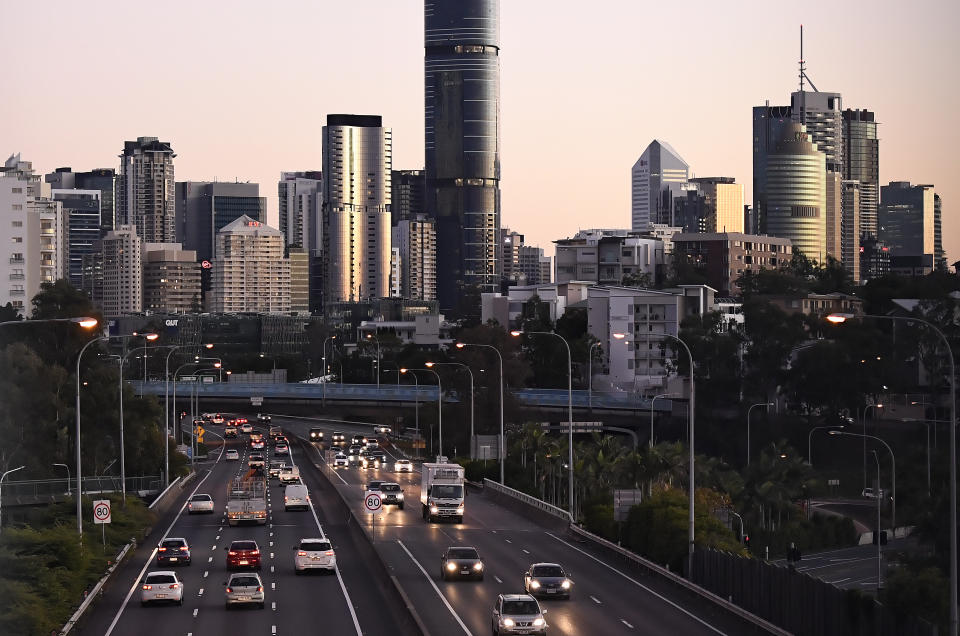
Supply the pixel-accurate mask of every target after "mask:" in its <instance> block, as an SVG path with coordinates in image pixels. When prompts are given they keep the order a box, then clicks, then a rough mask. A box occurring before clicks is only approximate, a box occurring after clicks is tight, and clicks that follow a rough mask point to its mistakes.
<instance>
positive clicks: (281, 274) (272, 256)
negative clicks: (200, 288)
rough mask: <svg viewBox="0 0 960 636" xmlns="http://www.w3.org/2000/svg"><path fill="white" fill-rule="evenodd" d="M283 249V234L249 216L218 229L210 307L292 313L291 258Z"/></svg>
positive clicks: (221, 309) (230, 311)
mask: <svg viewBox="0 0 960 636" xmlns="http://www.w3.org/2000/svg"><path fill="white" fill-rule="evenodd" d="M283 252H284V246H283V234H281V233H280V231H279V230H277V229H274V228H272V227H270V226H268V225H265V224H264V223H262V222H261V221H258V220H256V219H253V218H251V217H249V216H241V217H240V218H239V219H236V220H234V221H233V222H232V223H229V224H228V225H227V226H226V227H224V228H223V229H221V230H220V231H219V232H217V249H216V253H217V256H216V258H215V259H214V261H213V268H212V269H213V285H212V287H211V293H210V296H209V299H210V300H209V302H208V303H207V304H208V308H209V310H210V311H213V312H218V313H241V312H252V313H264V314H286V313H289V312H290V260H289V259H287V258H284V256H283Z"/></svg>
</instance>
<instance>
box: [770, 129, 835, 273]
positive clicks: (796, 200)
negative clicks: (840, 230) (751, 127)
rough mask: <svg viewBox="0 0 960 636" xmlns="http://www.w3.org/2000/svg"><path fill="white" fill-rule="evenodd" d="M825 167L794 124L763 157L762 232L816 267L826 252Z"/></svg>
mask: <svg viewBox="0 0 960 636" xmlns="http://www.w3.org/2000/svg"><path fill="white" fill-rule="evenodd" d="M825 163H826V158H825V156H824V154H823V153H822V152H820V151H819V150H818V149H817V145H816V144H814V143H813V142H812V141H810V137H809V135H807V131H806V129H805V127H804V126H803V125H802V124H798V123H794V122H791V123H789V124H787V125H785V126H784V127H783V131H782V137H781V139H780V141H778V142H777V143H776V145H775V146H774V148H773V151H772V152H770V153H768V154H767V155H766V164H767V171H766V193H765V200H764V202H765V207H766V210H765V216H766V228H765V232H766V233H767V234H770V235H771V236H779V237H781V238H788V239H790V240H791V241H792V243H793V252H794V253H797V252H802V253H803V254H804V256H806V257H807V258H809V259H811V260H815V261H817V262H818V263H822V262H823V260H824V258H825V252H826V250H825V245H824V242H825V238H826V230H827V228H826V207H827V188H826V166H825Z"/></svg>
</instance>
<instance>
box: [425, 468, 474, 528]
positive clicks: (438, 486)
mask: <svg viewBox="0 0 960 636" xmlns="http://www.w3.org/2000/svg"><path fill="white" fill-rule="evenodd" d="M420 472H421V482H420V504H421V506H422V507H423V518H424V519H426V520H427V521H433V520H434V519H455V520H456V522H457V523H463V496H464V494H465V493H464V470H463V466H460V465H459V464H447V463H444V464H423V466H422V467H421V471H420Z"/></svg>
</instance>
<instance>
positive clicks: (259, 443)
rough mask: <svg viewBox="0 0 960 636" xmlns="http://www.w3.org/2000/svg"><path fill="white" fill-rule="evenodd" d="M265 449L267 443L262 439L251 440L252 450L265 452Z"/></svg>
mask: <svg viewBox="0 0 960 636" xmlns="http://www.w3.org/2000/svg"><path fill="white" fill-rule="evenodd" d="M265 447H266V443H265V442H264V441H263V440H262V439H251V440H250V450H263V449H264V448H265Z"/></svg>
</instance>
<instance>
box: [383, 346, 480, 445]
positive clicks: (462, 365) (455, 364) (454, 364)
mask: <svg viewBox="0 0 960 636" xmlns="http://www.w3.org/2000/svg"><path fill="white" fill-rule="evenodd" d="M441 364H443V365H448V366H456V367H463V368H464V369H466V370H467V373H469V374H470V459H473V446H474V444H473V439H474V436H473V413H474V410H475V409H474V408H473V394H474V391H473V371H472V370H471V369H470V367H468V366H467V365H465V364H464V363H462V362H428V363H427V366H428V367H430V366H434V365H441ZM397 378H398V380H397V381H398V382H399V375H398V376H397Z"/></svg>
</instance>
